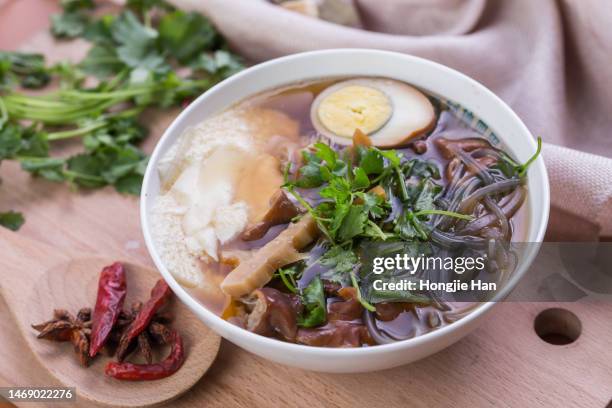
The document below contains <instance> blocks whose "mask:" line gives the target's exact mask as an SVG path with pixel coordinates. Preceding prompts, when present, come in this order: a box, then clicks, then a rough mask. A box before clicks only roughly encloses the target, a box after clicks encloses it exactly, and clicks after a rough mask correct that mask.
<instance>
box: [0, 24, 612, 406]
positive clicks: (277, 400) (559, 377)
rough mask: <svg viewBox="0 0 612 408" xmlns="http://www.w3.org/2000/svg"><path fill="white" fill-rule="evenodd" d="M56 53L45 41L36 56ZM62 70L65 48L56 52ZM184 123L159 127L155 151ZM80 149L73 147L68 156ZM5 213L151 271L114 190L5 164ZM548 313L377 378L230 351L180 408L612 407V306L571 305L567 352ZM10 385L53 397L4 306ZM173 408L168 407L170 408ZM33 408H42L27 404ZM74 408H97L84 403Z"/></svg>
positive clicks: (36, 234)
mask: <svg viewBox="0 0 612 408" xmlns="http://www.w3.org/2000/svg"><path fill="white" fill-rule="evenodd" d="M34 45H36V46H37V47H38V48H37V49H51V45H50V41H49V40H48V37H46V35H41V36H39V38H38V39H36V40H35V41H34V42H33V43H32V44H31V45H30V47H31V48H34ZM53 49H54V50H58V49H59V52H57V51H54V56H55V57H56V58H58V57H59V56H61V55H62V54H61V53H62V52H64V53H65V52H66V50H65V47H59V48H53ZM173 115H174V113H172V112H171V113H169V114H167V115H154V116H152V118H153V120H152V125H153V128H154V129H155V130H154V131H153V133H152V135H151V137H150V138H149V140H148V141H147V142H146V144H145V148H146V149H148V150H150V149H151V148H152V146H153V144H154V143H155V140H156V139H157V138H158V137H159V135H160V133H161V131H162V130H163V129H164V127H165V124H166V123H168V121H169V120H170V119H171V118H172V117H173ZM67 148H70V146H67ZM2 177H3V179H4V182H3V184H2V185H1V186H0V197H2V201H1V206H2V208H15V209H20V210H23V211H24V212H25V214H26V217H27V222H26V224H25V226H24V227H23V229H22V230H21V231H20V232H19V233H20V234H23V235H25V236H28V237H31V238H35V239H38V240H41V241H44V242H46V243H48V244H50V245H53V246H55V247H57V248H58V251H70V250H74V251H77V252H96V253H98V254H104V255H106V256H110V257H114V258H120V259H126V260H133V261H135V262H139V263H143V264H146V265H152V262H151V260H150V259H149V256H148V254H147V253H146V250H145V248H144V243H143V239H142V236H141V233H140V225H139V220H138V207H137V201H138V200H137V199H136V198H133V197H122V196H120V195H118V194H116V193H115V192H114V191H112V190H110V189H106V190H103V191H97V192H93V193H88V192H78V193H73V192H70V191H68V189H67V188H66V187H64V186H59V185H54V184H50V183H47V182H44V181H41V180H33V179H31V178H30V177H29V176H28V175H26V174H24V173H23V172H21V171H20V170H19V168H18V166H16V165H14V164H8V165H7V164H2ZM549 306H550V305H547V304H520V303H507V304H500V305H499V306H498V308H497V309H496V310H495V311H494V312H493V313H492V317H491V318H490V319H489V320H488V321H487V322H485V324H483V325H482V326H481V327H480V328H479V329H478V330H476V331H475V332H473V333H472V334H471V335H469V336H467V337H466V338H465V339H463V340H462V341H460V342H459V343H457V344H455V345H453V346H452V347H449V348H448V349H446V350H444V351H442V352H440V353H438V354H436V355H434V356H431V357H429V358H427V359H425V360H422V361H419V362H417V363H414V364H411V365H408V366H404V367H401V368H397V369H393V370H387V371H382V372H377V373H369V374H356V375H332V374H320V373H313V372H306V371H302V370H298V369H293V368H288V367H283V366H279V365H276V364H272V363H269V362H267V361H265V360H263V359H261V358H259V357H256V356H254V355H252V354H249V353H247V352H245V351H243V350H241V349H239V348H238V347H236V346H234V345H232V344H231V343H229V342H227V341H223V342H222V345H221V350H220V354H219V356H218V358H217V360H216V361H215V363H214V364H213V365H212V367H211V369H210V370H209V371H208V373H207V374H206V375H205V376H204V378H202V379H201V380H200V381H199V382H198V383H197V384H196V385H195V386H194V387H193V388H192V390H191V391H189V392H188V393H186V394H184V395H183V396H182V397H181V398H179V399H178V400H176V401H174V402H173V403H172V404H170V405H171V406H172V407H193V406H206V407H269V406H295V407H305V408H312V407H313V406H329V407H367V406H372V407H383V406H384V407H406V406H410V407H451V406H452V407H464V406H474V407H489V406H497V407H521V408H523V407H561V406H563V407H595V408H598V407H601V408H603V407H605V406H606V404H608V402H609V401H610V400H611V399H612V357H611V351H610V339H611V338H612V325H611V324H610V319H611V317H612V305H610V304H584V303H582V304H581V303H572V304H565V305H563V304H562V305H558V306H560V307H564V308H568V309H570V310H572V311H573V312H574V313H576V315H577V316H578V317H579V318H580V319H581V321H582V324H583V329H582V335H581V336H580V338H579V339H578V340H577V341H576V342H574V343H572V344H570V345H567V346H554V345H550V344H548V343H545V342H543V341H542V340H540V338H539V337H538V336H537V335H536V334H535V332H534V330H533V320H534V318H535V316H536V315H537V313H538V312H539V311H540V310H543V309H545V308H547V307H549ZM0 316H2V318H1V319H0V345H2V353H0V383H1V384H2V385H49V384H54V383H53V379H52V378H51V377H49V376H48V375H46V373H45V371H44V370H41V368H40V366H39V365H38V362H37V361H36V359H35V358H34V357H33V355H32V353H31V352H30V351H29V349H28V347H27V345H26V344H25V343H24V342H23V338H22V337H21V336H20V335H19V333H18V332H17V331H16V330H15V324H16V323H15V322H14V320H13V319H12V318H11V317H10V315H9V313H8V311H7V308H6V305H5V304H3V303H0ZM170 405H169V406H170ZM26 406H27V407H30V406H35V405H31V404H28V405H26ZM76 406H83V407H85V406H89V404H87V403H86V402H85V401H78V403H77V404H76Z"/></svg>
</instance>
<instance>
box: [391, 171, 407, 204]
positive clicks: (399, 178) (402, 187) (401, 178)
mask: <svg viewBox="0 0 612 408" xmlns="http://www.w3.org/2000/svg"><path fill="white" fill-rule="evenodd" d="M393 170H394V171H395V174H396V175H397V182H398V183H399V186H400V193H401V194H402V201H408V199H409V198H410V197H409V196H408V190H406V180H404V175H403V174H402V171H401V170H400V168H399V167H398V166H394V167H393Z"/></svg>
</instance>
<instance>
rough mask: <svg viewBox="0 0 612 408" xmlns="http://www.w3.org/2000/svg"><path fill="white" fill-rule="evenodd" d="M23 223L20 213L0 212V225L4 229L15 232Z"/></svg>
mask: <svg viewBox="0 0 612 408" xmlns="http://www.w3.org/2000/svg"><path fill="white" fill-rule="evenodd" d="M24 222H25V219H24V218H23V215H22V214H21V213H18V212H15V211H6V212H0V225H1V226H3V227H4V228H8V229H10V230H12V231H17V230H18V229H19V228H21V226H22V225H23V223H24Z"/></svg>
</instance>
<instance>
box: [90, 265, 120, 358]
mask: <svg viewBox="0 0 612 408" xmlns="http://www.w3.org/2000/svg"><path fill="white" fill-rule="evenodd" d="M126 293H127V285H126V281H125V269H124V268H123V265H122V264H121V263H119V262H115V263H114V264H112V265H110V266H107V267H105V268H104V269H103V270H102V273H100V280H99V281H98V296H97V299H96V307H95V308H94V312H93V318H92V329H91V346H90V348H89V356H90V357H94V356H95V355H96V354H97V353H98V351H100V349H101V348H102V346H104V344H105V343H106V340H107V339H108V337H109V335H110V333H111V330H112V329H113V326H114V325H115V322H117V319H118V318H119V314H120V313H121V308H122V307H123V302H124V300H125V295H126Z"/></svg>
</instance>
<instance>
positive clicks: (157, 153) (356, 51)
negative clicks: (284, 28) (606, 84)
mask: <svg viewBox="0 0 612 408" xmlns="http://www.w3.org/2000/svg"><path fill="white" fill-rule="evenodd" d="M343 54H344V55H361V56H363V57H364V58H366V57H367V58H372V57H376V56H383V57H384V56H393V57H395V58H401V59H404V61H406V62H411V63H418V64H421V65H424V66H429V67H431V68H434V69H435V70H437V71H441V72H443V75H450V76H454V77H456V78H457V79H459V80H461V81H464V82H467V83H468V84H470V85H472V86H474V87H476V88H477V89H478V91H479V92H482V93H483V94H485V95H486V96H487V97H488V98H490V99H491V100H492V101H494V103H496V104H497V105H498V107H499V109H502V110H503V111H504V113H505V114H506V115H508V116H509V117H510V118H511V119H512V121H513V122H515V124H516V125H517V126H518V128H519V129H520V131H521V132H523V133H526V134H527V135H529V136H531V137H530V138H529V140H528V143H529V144H530V145H531V147H532V149H533V151H535V149H536V148H537V143H536V141H535V139H534V138H533V135H532V134H531V132H530V131H529V129H528V128H527V126H526V125H525V124H524V123H523V121H522V120H521V119H520V118H519V117H518V115H517V114H516V113H515V112H514V111H513V110H512V109H511V108H510V107H509V106H508V105H507V104H506V103H505V102H504V101H503V100H502V99H501V98H499V97H498V96H497V95H496V94H494V93H493V92H492V91H491V90H489V89H488V88H487V87H486V86H484V85H483V84H481V83H480V82H478V81H476V80H475V79H473V78H471V77H469V76H467V75H465V74H463V73H461V72H459V71H457V70H455V69H452V68H450V67H447V66H446V65H443V64H440V63H437V62H434V61H431V60H428V59H426V58H421V57H417V56H413V55H409V54H402V53H398V52H393V51H384V50H375V49H367V48H336V49H326V50H316V51H307V52H300V53H296V54H291V55H287V56H283V57H279V58H275V59H272V60H268V61H266V62H263V63H260V64H257V65H254V66H252V67H249V68H248V69H245V70H243V71H241V72H239V73H237V74H235V75H233V76H231V77H229V78H228V79H226V80H224V81H222V82H220V83H218V84H216V85H214V86H213V87H212V88H210V89H209V90H207V91H206V92H204V93H203V94H201V95H200V96H198V97H197V98H196V99H195V100H194V101H193V102H192V103H191V104H190V105H189V106H188V107H187V108H185V109H183V110H182V111H181V112H180V113H179V115H178V116H177V117H176V118H175V119H174V120H173V121H172V123H171V124H170V125H169V126H168V127H167V128H166V130H165V131H164V133H163V135H162V136H161V137H160V138H159V140H158V141H157V143H156V145H155V148H154V151H153V153H152V154H151V156H150V159H149V162H148V164H147V168H146V171H145V175H144V178H143V184H142V190H141V196H140V221H141V228H142V232H143V235H144V239H145V244H146V247H147V251H148V252H149V255H150V256H151V258H152V259H153V262H154V263H155V266H156V267H157V269H158V270H159V272H160V273H161V275H162V277H163V278H164V280H165V281H166V282H167V283H168V285H169V286H170V288H171V289H172V290H173V291H174V293H175V294H176V295H177V297H178V298H179V299H180V300H181V301H182V302H184V303H185V304H186V305H187V306H188V307H189V309H191V310H192V311H193V312H194V313H195V314H196V315H197V316H198V317H200V318H201V319H202V320H204V323H206V324H207V325H209V326H211V328H213V330H215V331H217V333H218V334H220V335H221V336H223V337H226V338H227V339H228V340H229V341H232V342H233V341H234V340H233V339H234V338H240V339H241V340H242V341H246V342H249V341H252V342H254V343H258V344H259V345H260V346H261V347H264V348H272V349H276V350H278V351H279V352H286V353H300V354H310V355H311V356H313V357H314V356H318V357H330V356H335V357H338V356H344V357H351V356H356V355H360V356H364V355H372V354H378V353H387V352H393V351H399V350H405V349H409V348H414V347H417V346H419V345H422V344H425V343H429V342H432V341H434V340H436V339H437V340H440V339H441V338H443V337H446V336H447V335H451V334H452V333H453V332H456V331H459V330H460V329H461V328H462V327H464V326H467V325H469V324H470V323H472V322H474V321H475V320H477V319H479V318H480V317H481V316H483V315H485V314H486V313H487V312H489V311H490V310H491V309H492V308H493V307H494V306H495V304H496V303H497V301H489V302H484V303H482V304H481V305H479V306H477V307H476V308H475V309H474V310H473V311H472V312H470V313H469V314H467V315H466V316H464V317H462V318H461V319H459V320H458V321H456V322H453V323H452V324H449V325H446V326H443V327H441V328H439V329H437V330H433V331H430V332H428V333H425V334H422V335H419V336H417V337H413V338H410V339H406V340H401V341H397V342H394V343H390V344H381V345H376V346H372V347H355V348H330V347H320V346H308V345H302V344H295V343H289V342H285V341H282V340H277V339H274V338H270V337H265V336H262V335H259V334H255V333H252V332H250V331H248V330H246V329H243V328H241V327H238V326H236V325H234V324H232V323H230V322H228V321H226V320H224V319H223V318H222V317H220V316H218V315H216V314H215V313H213V312H212V311H210V310H208V309H207V308H206V307H205V306H204V305H203V304H201V303H200V302H199V301H197V300H196V299H195V298H194V297H193V296H192V295H191V294H189V293H188V292H187V291H186V290H185V289H184V288H183V286H182V285H180V284H179V283H178V282H177V281H176V279H174V277H173V276H172V274H171V273H170V272H169V270H168V269H167V268H166V267H165V265H164V263H163V262H162V260H161V258H160V256H159V254H158V252H157V250H156V249H155V244H154V242H153V238H152V234H151V231H150V229H149V211H148V208H147V202H148V200H150V199H152V198H151V197H150V196H149V193H148V191H149V186H150V180H151V179H152V177H154V175H156V168H157V163H158V162H159V159H160V158H161V154H162V152H161V146H162V144H163V141H164V140H165V139H167V138H169V137H170V135H172V134H173V133H175V128H177V126H178V123H180V122H182V121H183V120H184V119H185V118H186V117H188V116H189V115H190V114H191V112H192V111H194V110H195V109H196V106H198V105H200V104H202V103H205V101H206V99H207V98H208V96H209V95H212V94H214V93H217V92H219V91H221V90H222V89H223V88H224V87H225V86H227V85H229V84H231V83H234V82H237V81H240V80H241V79H242V78H243V77H245V76H249V75H253V74H254V73H256V72H259V71H265V70H267V69H269V68H270V67H272V66H275V65H279V64H284V63H286V62H288V61H293V60H298V59H302V60H308V59H309V58H312V57H317V56H332V55H343ZM382 76H384V75H382ZM292 82H295V81H292ZM273 88H274V87H273V86H272V87H270V88H269V89H273ZM249 96H251V95H245V96H244V97H243V99H245V98H247V97H249ZM236 102H238V101H235V102H233V103H236ZM456 102H458V103H460V104H461V101H456ZM230 106H231V104H230V105H228V106H227V107H230ZM227 107H226V108H227ZM502 139H503V138H502ZM506 143H508V142H506ZM531 166H532V168H533V167H535V168H537V170H538V173H539V174H540V175H541V176H540V177H541V180H540V181H541V183H540V184H542V187H543V188H544V191H542V198H543V199H542V200H541V201H540V202H538V205H539V206H541V207H542V217H541V218H540V220H539V224H538V228H537V232H536V233H535V240H533V241H531V242H536V243H541V242H542V241H543V238H544V234H545V232H546V228H547V225H548V218H549V212H550V185H549V180H548V173H547V171H546V167H545V165H544V160H543V158H542V155H541V154H540V156H539V157H538V158H537V160H535V161H534V162H533V163H532V165H531ZM532 205H535V203H532ZM531 222H533V220H532V221H531ZM538 250H539V246H538V248H536V249H535V250H532V251H530V252H529V253H528V254H527V256H526V257H525V261H524V262H525V268H524V269H523V271H520V272H521V273H520V274H517V276H516V278H515V283H514V284H512V285H511V286H509V287H508V290H507V292H510V291H511V290H512V289H513V288H514V286H515V284H516V282H517V281H518V280H519V279H520V278H522V276H523V275H524V273H526V272H527V270H528V269H529V266H530V265H531V264H532V262H533V259H534V258H535V256H536V255H537V252H538Z"/></svg>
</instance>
